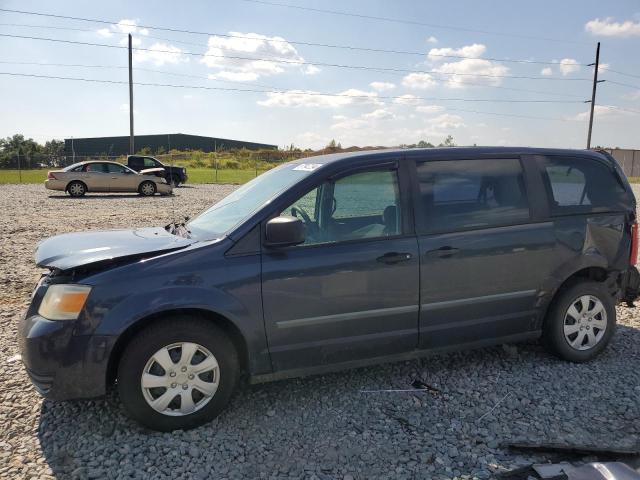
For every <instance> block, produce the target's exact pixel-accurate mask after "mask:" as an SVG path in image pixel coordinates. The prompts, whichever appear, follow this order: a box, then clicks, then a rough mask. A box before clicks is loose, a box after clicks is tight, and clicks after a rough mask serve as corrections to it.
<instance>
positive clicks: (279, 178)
mask: <svg viewBox="0 0 640 480" xmlns="http://www.w3.org/2000/svg"><path fill="white" fill-rule="evenodd" d="M317 166H319V165H317V164H288V165H282V166H280V167H276V168H274V169H272V170H269V171H268V172H266V173H263V174H262V175H260V176H259V177H256V178H254V179H253V180H251V181H250V182H248V183H245V184H244V185H243V186H242V187H240V188H239V189H237V190H236V191H235V192H233V193H232V194H231V195H228V196H226V197H225V198H223V199H222V200H220V201H219V202H218V203H216V204H215V205H213V206H211V207H209V208H208V209H207V210H205V211H204V212H202V213H201V214H200V215H198V216H197V217H196V218H194V219H193V220H191V221H190V222H189V223H188V224H187V229H188V230H189V232H190V233H191V234H192V235H193V236H194V237H195V238H197V239H198V240H211V239H214V238H219V237H221V236H223V235H224V234H225V233H227V232H228V231H230V230H231V229H232V228H233V227H235V226H236V225H238V224H239V223H240V222H242V221H243V220H245V219H246V218H248V217H249V216H250V215H251V214H252V213H254V212H255V211H257V210H258V209H259V208H260V207H262V206H263V205H265V204H267V203H268V202H269V201H271V200H272V199H273V198H274V197H275V196H276V195H277V194H279V193H280V192H282V191H283V190H285V189H287V188H288V187H290V186H291V185H293V184H295V183H297V182H298V181H300V180H301V179H303V178H304V177H306V176H307V175H308V174H309V173H310V172H311V171H312V170H313V169H314V168H316V167H317Z"/></svg>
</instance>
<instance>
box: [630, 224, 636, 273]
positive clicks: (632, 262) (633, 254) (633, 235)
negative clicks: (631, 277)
mask: <svg viewBox="0 0 640 480" xmlns="http://www.w3.org/2000/svg"><path fill="white" fill-rule="evenodd" d="M636 263H638V222H633V223H632V224H631V253H630V254H629V264H630V265H635V264H636Z"/></svg>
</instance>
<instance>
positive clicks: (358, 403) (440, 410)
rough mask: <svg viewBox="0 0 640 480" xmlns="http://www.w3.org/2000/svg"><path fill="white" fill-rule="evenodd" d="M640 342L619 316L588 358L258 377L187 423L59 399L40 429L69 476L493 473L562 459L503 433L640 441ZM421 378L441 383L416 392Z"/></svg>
mask: <svg viewBox="0 0 640 480" xmlns="http://www.w3.org/2000/svg"><path fill="white" fill-rule="evenodd" d="M639 344H640V330H638V329H635V328H630V327H627V326H619V327H618V331H617V333H616V336H615V337H614V341H613V342H612V344H611V345H610V346H609V348H608V349H607V350H606V351H605V352H604V353H603V354H602V355H601V356H600V357H599V358H598V359H596V360H595V361H592V362H589V363H586V364H570V363H566V362H562V361H560V360H557V359H555V358H554V357H552V356H550V355H548V354H547V353H545V351H544V350H543V348H542V347H541V346H540V345H539V344H538V343H527V344H519V345H517V346H506V347H503V346H500V347H493V348H487V349H483V350H477V351H469V352H459V353H451V354H447V355H438V356H433V357H428V358H424V359H421V360H414V361H407V362H399V363H393V364H386V365H380V366H375V367H368V368H360V369H355V370H349V371H345V372H339V373H334V374H327V375H322V376H314V377H307V378H301V379H293V380H285V381H280V382H275V383H270V384H263V385H255V386H245V387H243V388H241V389H240V391H239V392H238V393H237V394H236V395H235V396H234V398H233V399H232V401H231V404H230V405H229V407H228V408H227V410H226V411H225V412H223V414H222V415H221V416H220V417H218V418H217V419H216V420H214V421H213V422H211V423H209V424H207V425H205V426H203V427H200V428H198V429H195V430H191V431H187V432H183V431H177V432H173V433H157V432H152V431H148V430H145V429H143V428H142V427H140V426H138V425H137V424H135V423H134V422H132V421H131V420H129V419H128V418H127V417H125V416H124V414H123V411H122V408H121V405H120V403H119V400H118V398H117V395H116V394H115V392H110V393H109V395H107V397H106V398H105V399H102V400H96V401H78V402H60V403H54V402H49V401H45V402H44V403H43V405H42V409H41V415H40V425H39V429H38V438H39V441H40V444H41V447H42V451H43V453H44V456H45V458H46V461H47V463H48V465H49V467H50V468H51V469H52V470H53V472H54V474H55V475H56V477H59V478H103V477H114V476H119V477H129V476H135V477H138V476H141V477H143V478H158V477H161V476H169V477H179V476H182V477H181V478H203V479H204V478H258V477H261V476H263V477H268V478H272V477H273V478H284V477H287V478H288V477H294V478H309V477H312V476H314V475H315V476H316V477H317V478H327V479H329V478H343V477H344V478H347V477H346V476H347V475H351V476H352V477H353V478H355V479H358V478H381V477H384V478H435V477H437V478H451V477H454V476H456V475H457V476H461V475H471V476H475V477H477V478H489V477H491V476H493V475H494V474H495V472H497V471H500V470H501V469H512V468H516V467H518V466H522V465H525V464H528V463H531V462H533V461H535V462H541V461H545V460H546V459H547V458H548V459H557V457H552V456H547V455H543V454H527V453H520V454H518V453H515V452H511V451H509V450H506V449H504V448H503V447H502V446H501V444H502V443H503V442H508V441H514V440H529V441H539V442H554V441H555V442H558V441H560V442H566V443H570V444H571V443H573V444H598V445H600V446H603V447H604V446H606V445H607V444H609V445H614V444H615V445H618V446H620V445H623V444H628V443H634V442H637V441H638V438H639V436H640V430H639V425H638V422H637V418H638V415H640V408H639V402H638V400H637V396H638V393H639V392H640V389H638V387H636V391H634V387H635V386H636V385H639V384H640V355H638V351H637V345H639ZM416 380H419V381H420V382H423V383H424V384H427V385H429V386H432V387H434V389H424V390H420V389H416V390H415V391H413V390H412V387H411V384H412V383H413V382H415V381H416ZM388 390H405V391H403V392H399V391H398V392H396V391H391V392H389V391H388ZM406 390H408V391H406Z"/></svg>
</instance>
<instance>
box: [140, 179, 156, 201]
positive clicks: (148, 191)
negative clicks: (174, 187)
mask: <svg viewBox="0 0 640 480" xmlns="http://www.w3.org/2000/svg"><path fill="white" fill-rule="evenodd" d="M138 192H140V195H143V196H145V197H151V196H153V195H155V193H156V184H155V183H153V182H151V181H148V180H147V181H146V182H142V183H141V184H140V187H138Z"/></svg>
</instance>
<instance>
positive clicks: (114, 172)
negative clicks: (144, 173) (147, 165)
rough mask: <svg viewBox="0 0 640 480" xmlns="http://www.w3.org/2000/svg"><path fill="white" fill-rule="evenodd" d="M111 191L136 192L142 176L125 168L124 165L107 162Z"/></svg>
mask: <svg viewBox="0 0 640 480" xmlns="http://www.w3.org/2000/svg"><path fill="white" fill-rule="evenodd" d="M106 165H107V170H108V172H109V191H110V192H135V191H137V189H138V184H139V183H140V176H139V175H138V174H136V173H134V172H133V171H131V170H129V169H128V168H125V167H124V165H118V164H116V163H107V164H106Z"/></svg>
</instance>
